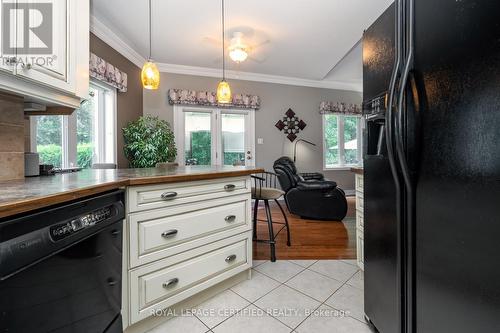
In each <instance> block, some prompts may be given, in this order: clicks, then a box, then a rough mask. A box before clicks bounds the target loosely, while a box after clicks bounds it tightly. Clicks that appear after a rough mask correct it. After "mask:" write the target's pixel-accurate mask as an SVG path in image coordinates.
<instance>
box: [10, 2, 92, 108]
mask: <svg viewBox="0 0 500 333" xmlns="http://www.w3.org/2000/svg"><path fill="white" fill-rule="evenodd" d="M1 4H2V6H1V8H0V11H1V13H0V20H1V22H0V29H2V33H1V34H0V38H1V43H0V44H1V45H0V47H1V49H0V56H1V57H2V60H3V61H2V63H1V65H0V89H1V90H5V91H9V92H12V93H14V94H19V95H22V96H25V98H26V100H32V101H37V102H40V103H44V104H47V105H62V106H67V107H74V108H76V107H78V106H79V104H80V101H81V99H83V98H86V97H87V96H88V88H89V0H78V1H75V0H17V1H15V0H3V1H1Z"/></svg>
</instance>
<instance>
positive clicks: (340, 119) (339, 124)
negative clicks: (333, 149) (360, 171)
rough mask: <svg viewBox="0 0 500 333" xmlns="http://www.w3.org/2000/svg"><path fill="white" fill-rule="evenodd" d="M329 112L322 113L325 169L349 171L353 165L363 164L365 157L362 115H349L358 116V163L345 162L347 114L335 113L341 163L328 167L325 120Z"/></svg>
mask: <svg viewBox="0 0 500 333" xmlns="http://www.w3.org/2000/svg"><path fill="white" fill-rule="evenodd" d="M327 115H329V114H322V115H321V136H322V141H323V143H322V146H323V153H322V160H323V162H322V163H323V171H348V170H350V169H351V168H352V167H356V166H359V165H361V164H362V158H363V139H362V134H363V126H362V123H363V121H362V119H363V117H362V116H353V115H347V116H348V117H356V118H358V124H357V128H356V138H357V139H358V141H357V155H358V161H359V162H358V163H356V164H344V160H345V152H344V143H345V141H344V140H345V135H344V117H346V115H341V114H335V116H336V117H337V129H338V130H337V135H338V138H337V143H338V146H339V164H338V165H336V166H333V167H327V166H326V159H325V152H326V149H327V147H325V145H326V140H325V127H326V126H325V121H326V116H327Z"/></svg>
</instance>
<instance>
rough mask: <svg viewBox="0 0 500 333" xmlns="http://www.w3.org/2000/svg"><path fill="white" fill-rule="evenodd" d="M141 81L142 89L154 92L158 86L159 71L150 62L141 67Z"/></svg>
mask: <svg viewBox="0 0 500 333" xmlns="http://www.w3.org/2000/svg"><path fill="white" fill-rule="evenodd" d="M141 81H142V86H143V87H144V89H149V90H156V89H158V87H159V86H160V71H159V70H158V67H157V66H156V64H155V63H154V62H153V61H152V60H148V61H147V62H146V63H145V64H144V66H142V71H141Z"/></svg>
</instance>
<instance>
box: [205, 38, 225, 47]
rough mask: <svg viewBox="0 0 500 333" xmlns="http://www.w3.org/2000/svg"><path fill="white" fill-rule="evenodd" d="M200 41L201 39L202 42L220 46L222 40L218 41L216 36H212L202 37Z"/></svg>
mask: <svg viewBox="0 0 500 333" xmlns="http://www.w3.org/2000/svg"><path fill="white" fill-rule="evenodd" d="M201 41H202V43H204V44H207V45H212V46H216V47H222V41H220V40H218V39H216V38H213V37H203V38H202V40H201Z"/></svg>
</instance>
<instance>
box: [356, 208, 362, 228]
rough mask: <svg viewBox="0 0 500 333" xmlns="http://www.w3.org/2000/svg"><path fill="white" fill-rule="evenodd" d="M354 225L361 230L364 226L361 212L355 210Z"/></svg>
mask: <svg viewBox="0 0 500 333" xmlns="http://www.w3.org/2000/svg"><path fill="white" fill-rule="evenodd" d="M356 227H357V228H358V229H361V230H363V228H364V216H363V212H360V211H359V210H356Z"/></svg>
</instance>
